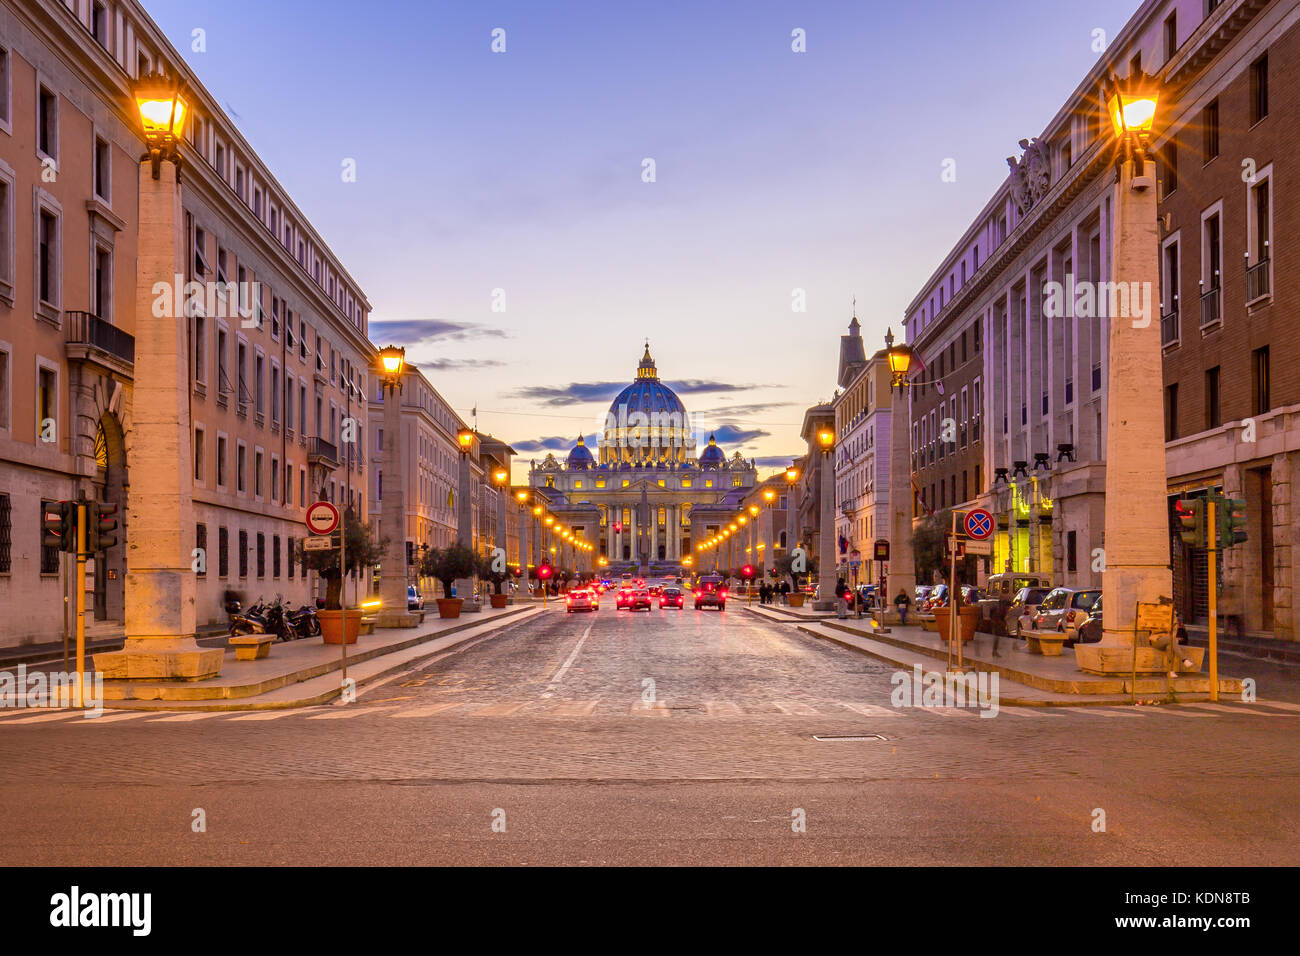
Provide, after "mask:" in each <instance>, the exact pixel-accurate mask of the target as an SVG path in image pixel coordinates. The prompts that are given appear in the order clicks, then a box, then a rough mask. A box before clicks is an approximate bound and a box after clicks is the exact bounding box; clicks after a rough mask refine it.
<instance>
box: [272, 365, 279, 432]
mask: <svg viewBox="0 0 1300 956" xmlns="http://www.w3.org/2000/svg"><path fill="white" fill-rule="evenodd" d="M271 422H272V423H273V424H275V425H278V424H280V366H278V365H276V364H275V363H274V362H273V363H271Z"/></svg>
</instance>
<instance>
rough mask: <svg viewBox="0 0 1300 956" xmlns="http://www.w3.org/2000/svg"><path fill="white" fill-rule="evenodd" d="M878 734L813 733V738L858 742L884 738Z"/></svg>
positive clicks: (827, 741)
mask: <svg viewBox="0 0 1300 956" xmlns="http://www.w3.org/2000/svg"><path fill="white" fill-rule="evenodd" d="M884 739H885V738H884V737H882V736H881V735H880V734H867V735H865V736H863V735H861V734H858V735H852V734H813V740H820V741H823V742H825V743H836V744H840V743H849V744H851V743H860V742H865V741H868V740H884Z"/></svg>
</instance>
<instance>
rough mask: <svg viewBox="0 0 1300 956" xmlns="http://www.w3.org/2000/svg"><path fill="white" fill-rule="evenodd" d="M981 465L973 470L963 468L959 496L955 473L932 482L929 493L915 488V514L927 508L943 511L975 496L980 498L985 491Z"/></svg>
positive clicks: (913, 504)
mask: <svg viewBox="0 0 1300 956" xmlns="http://www.w3.org/2000/svg"><path fill="white" fill-rule="evenodd" d="M980 477H981V466H979V465H976V466H975V470H974V471H973V472H969V471H965V470H963V471H962V473H961V484H960V489H961V495H960V497H959V496H958V494H957V492H958V482H957V478H958V476H957V475H956V474H955V473H954V474H952V475H949V476H948V479H947V480H946V481H944V480H943V479H940V480H939V481H937V482H932V483H931V484H930V489H929V493H928V494H926V493H925V491H924V490H922V491H921V492H920V493H918V492H917V491H916V490H915V489H914V490H913V492H912V493H913V496H914V498H915V499H916V500H914V501H913V503H912V506H913V514H918V515H919V514H922V513H923V511H925V510H930V511H942V510H943V509H944V508H955V507H956V506H957V505H960V504H965V503H966V502H968V501H971V500H972V499H974V498H978V497H979V496H980V494H982V493H983V491H984V485H983V484H982V483H981V481H980Z"/></svg>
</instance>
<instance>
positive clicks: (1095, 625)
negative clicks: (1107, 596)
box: [1065, 594, 1102, 647]
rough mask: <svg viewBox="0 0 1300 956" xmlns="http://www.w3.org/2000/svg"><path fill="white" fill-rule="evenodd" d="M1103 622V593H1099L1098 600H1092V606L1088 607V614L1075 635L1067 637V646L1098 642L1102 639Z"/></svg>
mask: <svg viewBox="0 0 1300 956" xmlns="http://www.w3.org/2000/svg"><path fill="white" fill-rule="evenodd" d="M1101 632H1102V623H1101V595H1100V594H1098V595H1097V600H1095V601H1093V602H1092V607H1091V608H1089V609H1088V616H1087V617H1085V618H1084V619H1083V623H1082V624H1080V625H1079V626H1078V628H1077V629H1076V630H1075V636H1074V638H1073V639H1072V640H1071V639H1069V638H1067V639H1066V641H1065V645H1066V647H1073V646H1074V645H1075V644H1096V643H1097V642H1098V641H1100V640H1101Z"/></svg>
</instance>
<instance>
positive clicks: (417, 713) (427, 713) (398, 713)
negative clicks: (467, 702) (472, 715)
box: [388, 701, 460, 717]
mask: <svg viewBox="0 0 1300 956" xmlns="http://www.w3.org/2000/svg"><path fill="white" fill-rule="evenodd" d="M459 706H460V702H459V701H451V702H447V703H441V704H429V705H428V706H426V707H412V708H411V709H410V710H395V711H393V712H392V713H391V714H389V715H388V716H389V717H432V716H434V715H435V714H441V713H443V712H444V711H448V710H451V709H452V708H453V707H459Z"/></svg>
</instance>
